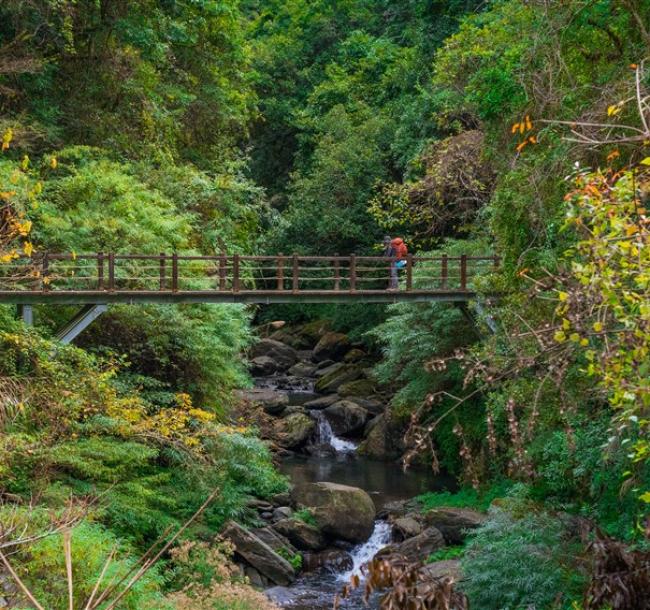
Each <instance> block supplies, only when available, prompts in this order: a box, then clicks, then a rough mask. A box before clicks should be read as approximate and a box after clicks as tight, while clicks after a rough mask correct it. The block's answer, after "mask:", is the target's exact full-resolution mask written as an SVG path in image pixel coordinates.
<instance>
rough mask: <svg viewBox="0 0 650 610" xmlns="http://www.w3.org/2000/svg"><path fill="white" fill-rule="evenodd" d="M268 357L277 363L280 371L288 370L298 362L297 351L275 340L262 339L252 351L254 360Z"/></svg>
mask: <svg viewBox="0 0 650 610" xmlns="http://www.w3.org/2000/svg"><path fill="white" fill-rule="evenodd" d="M262 356H264V357H267V358H270V359H271V360H273V361H275V363H276V364H277V367H278V369H282V370H286V369H288V368H289V367H291V366H293V365H294V364H295V363H296V362H297V360H298V354H297V353H296V350H295V349H293V348H292V347H289V346H288V345H285V344H284V343H281V342H280V341H275V340H274V339H262V340H261V341H259V342H258V343H256V344H255V345H254V346H253V348H252V349H251V357H252V358H253V359H255V358H260V357H262Z"/></svg>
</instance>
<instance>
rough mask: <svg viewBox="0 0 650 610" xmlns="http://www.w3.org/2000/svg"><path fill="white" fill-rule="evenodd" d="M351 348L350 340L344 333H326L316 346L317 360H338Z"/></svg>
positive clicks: (315, 355)
mask: <svg viewBox="0 0 650 610" xmlns="http://www.w3.org/2000/svg"><path fill="white" fill-rule="evenodd" d="M349 350H350V340H349V339H348V337H347V335H344V334H342V333H332V332H330V333H325V334H324V335H323V336H322V337H321V339H320V341H319V342H318V343H317V344H316V347H315V348H314V354H313V356H312V357H313V359H314V361H315V362H322V361H323V360H338V359H339V358H342V357H343V356H345V354H346V352H348V351H349Z"/></svg>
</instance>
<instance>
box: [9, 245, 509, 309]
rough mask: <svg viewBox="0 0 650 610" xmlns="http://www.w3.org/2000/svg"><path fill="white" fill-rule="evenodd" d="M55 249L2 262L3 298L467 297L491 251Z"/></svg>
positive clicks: (491, 263)
mask: <svg viewBox="0 0 650 610" xmlns="http://www.w3.org/2000/svg"><path fill="white" fill-rule="evenodd" d="M396 263H397V260H396V259H391V258H387V257H381V256H376V257H370V256H363V257H362V256H354V255H352V256H347V257H342V256H329V257H321V256H301V255H292V256H285V255H282V254H279V255H277V256H240V255H236V254H235V255H226V254H223V255H220V256H187V255H177V254H165V253H161V254H159V255H150V254H147V255H144V254H113V253H107V254H106V253H101V252H100V253H97V254H83V255H74V254H52V253H47V252H46V253H42V254H40V255H39V256H38V257H35V258H30V259H21V260H17V261H14V262H13V263H12V264H8V265H0V303H18V304H25V305H33V304H38V303H59V304H99V303H347V302H353V301H360V302H367V303H394V302H399V301H413V302H417V301H467V300H469V299H471V298H473V297H474V296H475V290H474V280H475V279H476V278H477V277H478V276H479V275H481V274H484V273H486V272H489V271H491V270H493V269H494V268H495V266H496V265H497V264H498V259H497V258H496V257H493V256H484V257H474V256H465V255H463V256H458V257H452V256H445V255H443V256H440V257H420V256H410V255H409V256H408V257H407V258H406V260H405V261H403V262H402V263H401V265H403V268H402V269H400V270H399V277H400V287H399V290H395V289H392V290H391V289H389V287H390V286H391V274H393V276H394V270H395V264H396Z"/></svg>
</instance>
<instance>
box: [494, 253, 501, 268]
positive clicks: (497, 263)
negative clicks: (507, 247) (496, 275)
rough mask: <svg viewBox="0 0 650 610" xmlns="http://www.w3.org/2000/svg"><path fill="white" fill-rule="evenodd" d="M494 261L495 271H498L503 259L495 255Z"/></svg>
mask: <svg viewBox="0 0 650 610" xmlns="http://www.w3.org/2000/svg"><path fill="white" fill-rule="evenodd" d="M492 258H493V259H494V270H495V271H496V270H497V269H498V268H499V263H500V262H501V257H500V256H498V255H494V256H493V257H492Z"/></svg>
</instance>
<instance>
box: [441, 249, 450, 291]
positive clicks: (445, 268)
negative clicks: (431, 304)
mask: <svg viewBox="0 0 650 610" xmlns="http://www.w3.org/2000/svg"><path fill="white" fill-rule="evenodd" d="M440 272H441V273H440V288H442V290H447V277H448V276H449V261H448V259H447V255H446V254H443V255H442V262H441V269H440Z"/></svg>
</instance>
